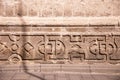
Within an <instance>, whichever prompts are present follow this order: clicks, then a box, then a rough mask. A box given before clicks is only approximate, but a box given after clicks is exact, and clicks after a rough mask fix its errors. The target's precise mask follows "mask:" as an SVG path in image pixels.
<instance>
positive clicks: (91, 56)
mask: <svg viewBox="0 0 120 80" xmlns="http://www.w3.org/2000/svg"><path fill="white" fill-rule="evenodd" d="M119 5H120V1H119V0H92V1H89V0H76V1H74V0H34V1H33V0H0V16H1V17H0V54H1V55H0V60H1V61H2V60H4V61H6V60H9V61H10V62H12V63H16V62H22V60H34V61H38V62H40V63H59V64H64V63H81V62H87V63H89V62H92V63H95V62H108V63H119V62H120V54H119V50H120V48H119V46H120V44H119V43H120V42H119V41H120V27H119V26H120V6H119Z"/></svg>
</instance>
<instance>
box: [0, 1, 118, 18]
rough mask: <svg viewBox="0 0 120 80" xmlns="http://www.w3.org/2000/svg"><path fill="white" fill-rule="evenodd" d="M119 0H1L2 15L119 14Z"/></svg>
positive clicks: (0, 9) (67, 15) (0, 13)
mask: <svg viewBox="0 0 120 80" xmlns="http://www.w3.org/2000/svg"><path fill="white" fill-rule="evenodd" d="M119 5H120V1H119V0H92V1H90V0H0V7H1V8H0V15H1V16H39V17H51V16H55V17H56V16H57V17H58V16H64V17H71V16H118V15H120V6H119Z"/></svg>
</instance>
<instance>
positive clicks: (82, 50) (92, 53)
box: [0, 34, 120, 62]
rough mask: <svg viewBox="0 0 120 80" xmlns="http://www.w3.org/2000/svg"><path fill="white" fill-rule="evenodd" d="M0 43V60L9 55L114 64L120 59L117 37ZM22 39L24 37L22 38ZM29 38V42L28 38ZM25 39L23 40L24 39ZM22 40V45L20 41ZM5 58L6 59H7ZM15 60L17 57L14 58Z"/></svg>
mask: <svg viewBox="0 0 120 80" xmlns="http://www.w3.org/2000/svg"><path fill="white" fill-rule="evenodd" d="M1 37H2V38H5V40H4V41H1V42H0V54H1V55H0V57H2V58H0V60H7V59H8V58H9V59H10V60H12V59H11V58H14V57H10V56H12V55H18V56H19V57H18V59H20V57H21V59H23V60H24V59H34V60H42V61H50V60H68V61H76V60H77V61H78V62H80V61H88V60H89V61H94V60H97V61H107V62H109V61H114V60H117V61H119V60H120V55H119V54H120V53H119V50H120V49H119V47H120V45H119V41H120V37H119V36H118V35H117V36H116V35H113V36H112V37H111V36H108V35H75V34H73V35H71V34H66V35H59V34H54V35H53V34H49V35H48V34H39V35H21V36H19V35H6V36H1ZM23 37H24V38H23ZM28 37H29V41H28V40H27V38H28ZM24 39H26V40H24ZM23 41H24V42H23ZM6 55H7V56H6ZM16 57H17V56H16Z"/></svg>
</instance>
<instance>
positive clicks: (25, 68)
mask: <svg viewBox="0 0 120 80" xmlns="http://www.w3.org/2000/svg"><path fill="white" fill-rule="evenodd" d="M22 5H23V3H22V0H20V4H19V11H18V12H19V13H18V17H19V19H20V21H21V22H22V24H24V25H25V24H26V22H25V21H24V19H23V18H22V13H23V8H22ZM24 25H22V26H21V27H22V31H23V33H25V32H26V31H27V29H26V27H25V26H24ZM24 35H26V34H24ZM26 41H27V39H26V38H25V37H24V38H23V41H22V43H23V44H25V42H26ZM22 52H23V57H26V56H27V55H26V54H25V50H23V51H22ZM22 67H23V69H24V72H25V73H26V74H29V75H30V76H33V77H36V78H38V79H40V80H46V79H44V78H42V77H40V76H37V75H35V74H33V73H30V72H28V69H27V65H26V63H25V62H22Z"/></svg>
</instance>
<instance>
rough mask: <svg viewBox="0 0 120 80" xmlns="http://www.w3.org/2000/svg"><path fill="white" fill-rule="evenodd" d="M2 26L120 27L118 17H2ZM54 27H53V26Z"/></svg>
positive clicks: (0, 19) (0, 20) (0, 18)
mask: <svg viewBox="0 0 120 80" xmlns="http://www.w3.org/2000/svg"><path fill="white" fill-rule="evenodd" d="M0 25H1V26H3V25H6V26H7V25H8V26H9V25H13V26H14V25H29V26H30V25H31V26H32V25H38V26H39V25H43V26H49V27H58V26H60V27H66V26H69V27H70V26H72V27H73V26H75V27H80V26H87V27H89V26H120V16H117V17H113V16H111V17H0ZM52 25H53V26H52Z"/></svg>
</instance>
